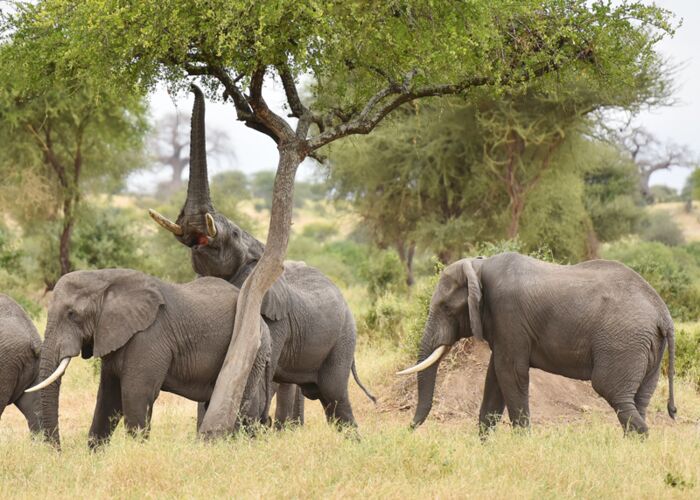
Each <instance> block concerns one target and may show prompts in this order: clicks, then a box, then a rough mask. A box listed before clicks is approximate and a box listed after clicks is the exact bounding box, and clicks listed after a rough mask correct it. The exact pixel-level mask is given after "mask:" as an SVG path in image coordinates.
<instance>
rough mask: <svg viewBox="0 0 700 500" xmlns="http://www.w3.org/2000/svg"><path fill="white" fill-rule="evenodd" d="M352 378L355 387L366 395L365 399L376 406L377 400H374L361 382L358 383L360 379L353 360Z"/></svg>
mask: <svg viewBox="0 0 700 500" xmlns="http://www.w3.org/2000/svg"><path fill="white" fill-rule="evenodd" d="M352 377H353V378H354V379H355V382H356V383H357V385H359V386H360V389H362V391H363V392H364V393H365V394H366V395H367V397H368V398H369V399H370V400H371V401H372V402H373V403H374V404H375V405H376V404H377V398H375V397H374V396H373V395H372V393H371V392H369V391H368V390H367V388H366V387H365V386H364V385H362V382H360V377H358V376H357V368H355V358H353V360H352Z"/></svg>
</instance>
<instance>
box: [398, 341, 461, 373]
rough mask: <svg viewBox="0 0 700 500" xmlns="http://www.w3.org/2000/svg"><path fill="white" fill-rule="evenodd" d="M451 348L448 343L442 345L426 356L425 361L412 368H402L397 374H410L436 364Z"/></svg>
mask: <svg viewBox="0 0 700 500" xmlns="http://www.w3.org/2000/svg"><path fill="white" fill-rule="evenodd" d="M449 350H450V346H448V345H441V346H440V347H438V348H437V349H435V350H434V351H433V353H432V354H431V355H430V356H428V357H427V358H425V359H424V360H423V361H421V362H420V363H418V364H417V365H415V366H412V367H410V368H406V369H405V370H402V371H400V372H396V374H397V375H410V374H411V373H416V372H422V371H423V370H425V369H426V368H429V367H430V366H432V365H434V364H435V362H437V361H438V360H439V359H440V358H441V357H442V355H443V354H445V353H446V352H447V351H449Z"/></svg>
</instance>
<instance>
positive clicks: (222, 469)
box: [0, 346, 700, 498]
mask: <svg viewBox="0 0 700 500" xmlns="http://www.w3.org/2000/svg"><path fill="white" fill-rule="evenodd" d="M403 361H405V360H401V359H400V356H399V355H398V354H396V353H395V352H394V351H392V350H391V349H388V348H377V347H375V348H370V347H367V346H363V347H361V348H360V350H359V352H358V366H359V369H360V371H361V375H362V376H363V378H364V379H365V381H366V382H367V383H368V385H370V387H372V389H374V390H375V391H376V392H378V393H379V394H380V395H382V394H386V393H388V391H387V386H386V385H384V386H383V385H382V383H384V384H386V383H387V382H386V381H387V380H388V381H391V379H392V375H391V372H392V371H393V370H394V369H395V368H396V367H397V366H398V365H400V364H401V363H402V362H403ZM477 383H482V381H477ZM96 386H97V381H96V379H95V377H94V371H93V368H92V366H91V365H90V364H89V363H87V362H85V361H82V360H78V359H76V360H75V361H74V362H73V363H72V364H71V366H70V368H69V370H68V373H67V374H66V376H65V380H64V384H63V393H62V395H61V405H62V406H61V412H60V413H61V428H62V436H63V451H62V452H61V453H56V452H55V451H54V450H53V449H51V448H49V447H48V446H46V445H44V444H42V443H40V442H36V441H32V440H30V439H29V437H28V432H27V431H26V425H25V423H24V420H23V419H22V417H21V415H20V414H19V412H17V411H16V409H14V408H8V410H7V411H6V414H5V415H4V416H3V420H2V424H1V425H0V485H2V496H3V498H5V497H50V498H61V497H76V496H77V497H81V498H82V497H119V498H141V497H144V496H145V497H177V498H190V497H195V498H202V497H209V498H212V497H222V496H223V497H235V498H269V497H285V498H308V497H312V498H319V497H334V498H339V497H370V498H419V497H423V498H425V497H441V498H465V497H467V498H468V497H474V498H483V497H495V498H504V497H510V496H512V497H515V498H561V497H586V498H595V497H607V498H611V497H624V498H631V497H635V498H660V497H669V498H673V497H696V498H697V496H698V495H700V465H699V464H700V425H698V420H699V419H700V396H699V395H698V394H697V393H696V392H695V391H694V390H693V389H692V388H691V387H690V385H689V384H687V383H683V382H680V383H679V384H678V385H677V387H678V390H677V398H676V402H677V405H678V407H679V420H678V421H677V422H676V423H669V422H668V419H665V418H663V417H657V418H655V419H654V420H655V421H654V422H652V424H651V434H650V437H649V438H648V439H647V440H645V441H641V440H639V439H630V438H627V439H625V438H623V436H622V432H621V429H620V428H619V427H618V426H616V425H611V424H610V423H609V421H605V419H604V418H603V416H601V415H598V414H592V415H589V416H588V417H586V420H585V421H584V422H583V423H576V424H560V425H542V426H538V427H536V428H534V429H533V430H532V432H531V433H530V434H526V435H523V434H520V433H517V432H511V430H510V429H509V428H508V427H507V426H505V425H503V426H501V427H500V428H499V430H498V431H497V432H496V433H495V434H494V436H493V437H492V438H491V439H490V440H489V441H488V442H487V443H486V444H482V443H481V442H480V441H479V439H478V436H477V434H476V426H475V422H473V421H471V419H470V420H468V421H467V420H461V421H454V422H450V423H436V422H434V421H432V422H431V421H430V420H429V421H428V422H427V423H426V424H425V426H424V427H422V428H421V429H420V430H418V431H417V432H410V431H409V430H408V429H407V424H408V422H409V420H410V414H409V413H408V412H401V413H396V412H386V411H382V405H381V404H380V406H379V407H378V408H375V407H373V406H372V405H371V404H370V403H369V402H368V401H367V400H366V398H364V397H363V396H362V395H361V393H360V392H359V390H358V389H357V387H356V386H355V385H354V384H351V387H352V399H353V404H354V406H355V412H356V416H357V418H358V420H359V422H360V426H361V434H362V440H361V442H359V443H358V442H355V441H353V440H351V439H347V438H344V437H343V436H341V435H339V434H338V433H336V432H335V431H333V430H332V429H330V428H329V426H327V425H326V424H325V423H324V421H323V418H322V416H321V412H320V411H319V410H320V409H319V405H318V403H317V402H308V406H307V408H308V411H307V425H306V426H305V427H304V428H302V429H294V430H286V431H283V432H262V433H261V434H260V435H259V436H258V437H257V438H256V439H250V438H245V437H241V438H236V439H231V440H228V441H224V442H217V443H214V444H208V443H202V442H199V441H197V439H196V437H195V432H194V427H195V405H194V403H191V402H189V401H186V400H183V399H181V398H177V397H174V396H171V395H167V394H163V395H161V398H160V399H159V400H158V402H157V404H156V408H155V414H154V421H153V430H152V435H151V439H150V440H149V441H148V442H140V441H135V440H132V439H130V438H128V437H127V436H126V435H125V434H124V432H123V429H122V428H121V426H120V428H119V429H118V431H117V433H116V436H115V439H114V440H113V442H112V443H111V444H110V445H109V446H108V447H107V448H106V449H105V450H104V451H101V452H99V453H94V454H93V453H90V452H88V451H87V449H86V446H85V442H86V437H87V430H88V427H89V424H90V419H91V415H92V409H93V405H94V397H95V392H96ZM665 397H666V384H665V381H663V380H662V381H661V382H660V384H659V388H658V389H657V393H656V395H655V399H654V401H653V403H652V411H658V412H662V411H663V409H664V407H665Z"/></svg>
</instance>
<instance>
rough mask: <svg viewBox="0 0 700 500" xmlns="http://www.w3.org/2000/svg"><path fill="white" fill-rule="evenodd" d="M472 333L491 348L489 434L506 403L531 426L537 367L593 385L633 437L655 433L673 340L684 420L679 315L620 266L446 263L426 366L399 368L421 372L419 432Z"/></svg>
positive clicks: (520, 260)
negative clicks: (651, 425)
mask: <svg viewBox="0 0 700 500" xmlns="http://www.w3.org/2000/svg"><path fill="white" fill-rule="evenodd" d="M464 337H474V338H475V339H476V340H484V341H486V342H487V343H488V345H489V347H490V348H491V358H490V361H489V365H488V370H487V374H486V382H485V385H484V396H483V401H482V403H481V409H480V412H479V425H480V432H481V434H482V436H485V435H487V433H488V431H489V430H491V429H492V428H493V427H494V426H495V424H496V423H497V422H498V421H499V420H500V419H501V416H502V414H503V411H504V409H505V408H506V407H507V408H508V415H509V417H510V420H511V422H512V424H513V425H514V426H520V427H528V426H529V420H530V410H529V406H528V380H529V378H528V377H529V369H530V367H533V368H539V369H541V370H544V371H547V372H550V373H555V374H558V375H563V376H565V377H570V378H574V379H579V380H590V381H591V382H592V386H593V389H594V390H595V391H596V392H597V393H598V394H599V395H600V396H602V397H603V398H604V399H605V400H606V401H607V402H608V403H609V404H610V406H611V407H612V408H613V409H614V410H615V411H616V412H617V416H618V419H619V421H620V424H621V425H622V427H623V429H624V431H625V433H626V434H627V433H629V432H636V433H639V434H643V435H646V434H647V432H648V427H647V424H646V422H645V417H646V410H647V406H648V405H649V400H650V399H651V396H652V394H653V392H654V389H655V388H656V385H657V382H658V379H659V372H660V365H661V360H662V358H663V354H664V349H665V347H666V344H667V343H668V353H669V367H668V382H669V396H668V404H667V410H668V413H669V415H670V416H671V417H672V418H675V414H676V407H675V403H674V396H673V375H674V356H675V347H674V329H673V321H672V319H671V315H670V314H669V311H668V308H667V307H666V304H664V302H663V300H662V299H661V298H660V297H659V295H658V294H657V293H656V291H654V289H653V288H652V287H651V286H650V285H649V284H648V283H647V282H646V281H644V279H643V278H642V277H641V276H639V275H638V274H637V273H636V272H634V271H633V270H631V269H630V268H628V267H626V266H625V265H623V264H621V263H619V262H614V261H607V260H591V261H587V262H582V263H580V264H576V265H557V264H551V263H547V262H542V261H539V260H536V259H534V258H531V257H528V256H524V255H520V254H517V253H504V254H500V255H496V256H493V257H489V258H476V259H462V260H459V261H457V262H455V263H453V264H451V265H449V266H447V267H446V268H445V269H444V270H443V272H442V274H441V276H440V278H439V281H438V284H437V287H436V289H435V292H434V293H433V296H432V299H431V302H430V312H429V314H428V319H427V322H426V325H425V330H424V333H423V338H422V342H421V347H420V353H419V357H418V364H417V365H415V366H413V367H411V368H408V369H406V370H404V371H402V372H399V373H400V374H409V373H416V372H417V373H418V404H417V406H416V411H415V415H414V417H413V422H412V427H414V428H415V427H417V426H419V425H421V424H422V423H423V422H424V421H425V419H426V418H427V416H428V414H429V413H430V409H431V407H432V401H433V393H434V389H435V379H436V374H437V370H438V365H439V362H440V360H441V359H442V358H444V356H445V354H446V353H447V352H448V351H449V349H450V347H451V346H452V345H453V344H454V343H455V342H456V341H457V340H458V339H460V338H464Z"/></svg>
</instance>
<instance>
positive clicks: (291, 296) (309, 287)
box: [176, 86, 374, 425]
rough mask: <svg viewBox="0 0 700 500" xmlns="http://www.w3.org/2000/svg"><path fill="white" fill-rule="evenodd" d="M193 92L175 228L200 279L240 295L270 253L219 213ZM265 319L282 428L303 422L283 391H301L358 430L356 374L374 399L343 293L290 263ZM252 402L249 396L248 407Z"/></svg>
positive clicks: (295, 398) (291, 395)
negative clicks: (352, 388)
mask: <svg viewBox="0 0 700 500" xmlns="http://www.w3.org/2000/svg"><path fill="white" fill-rule="evenodd" d="M193 91H194V93H195V104H194V109H193V111H192V133H191V142H190V148H191V151H190V179H189V182H188V187H187V199H186V201H185V205H184V206H183V208H182V210H181V211H180V214H179V216H178V218H177V221H176V223H177V224H178V225H179V227H180V228H182V232H183V234H181V235H176V238H177V240H178V241H179V242H180V243H182V244H183V245H186V246H187V247H189V248H190V249H191V251H192V254H191V255H192V266H193V268H194V270H195V272H196V273H197V274H198V275H200V276H216V277H218V278H222V279H225V280H226V281H228V282H230V283H232V284H234V285H235V286H237V287H242V286H243V282H244V281H245V279H246V278H247V277H248V275H249V274H250V273H251V271H252V270H253V268H254V267H255V265H256V264H257V262H258V260H259V259H260V257H261V256H262V253H263V251H264V249H265V247H264V245H263V244H262V243H261V242H260V241H258V240H256V239H255V238H254V237H253V236H251V235H250V234H248V233H247V232H246V231H244V230H242V229H241V228H240V227H238V226H237V225H236V224H235V223H233V222H232V221H230V220H229V219H227V218H226V217H224V216H223V215H222V214H220V213H217V212H216V211H215V209H214V207H213V204H212V202H211V197H210V194H209V182H208V179H207V165H206V146H205V131H204V99H203V96H202V93H201V91H200V90H199V89H198V88H196V87H194V86H193ZM206 214H211V215H212V216H213V219H214V221H215V224H216V231H217V234H216V236H211V235H210V234H209V231H208V229H207V225H206V219H205V216H206ZM261 313H262V315H263V317H264V319H265V322H266V323H267V325H268V327H269V329H270V335H271V341H272V351H271V364H272V367H273V369H274V381H275V382H276V383H279V384H280V386H281V387H280V389H281V390H280V391H279V392H278V396H277V406H278V408H277V413H276V417H277V419H278V421H281V423H284V422H285V421H297V422H303V400H302V399H301V396H300V395H299V394H298V391H296V392H295V390H294V389H293V388H289V387H284V385H285V384H296V385H298V386H300V387H301V391H302V392H303V395H304V396H305V397H307V398H309V399H320V400H321V404H322V405H323V408H324V411H325V413H326V416H327V418H328V419H329V420H337V421H338V422H339V423H344V424H350V425H355V418H354V416H353V414H352V408H351V406H350V400H349V398H348V389H347V382H348V378H349V375H350V372H351V371H352V373H353V376H354V377H355V380H356V382H357V383H358V385H359V386H360V387H361V388H362V389H363V390H364V391H365V393H366V394H367V396H368V397H369V398H370V399H372V400H374V397H373V396H372V395H371V394H369V393H368V392H367V390H366V389H365V388H364V387H363V386H362V384H361V383H360V381H359V379H358V378H357V373H356V371H355V362H354V352H355V339H356V332H355V321H354V319H353V317H352V314H351V312H350V309H349V307H348V305H347V303H346V302H345V299H344V298H343V296H342V295H341V293H340V291H339V290H338V288H337V287H336V286H335V285H334V284H333V283H332V282H331V281H330V280H329V279H328V278H326V277H325V276H324V275H323V274H322V273H321V272H320V271H319V270H317V269H314V268H313V267H309V266H306V265H305V264H303V263H298V262H287V263H285V270H284V273H283V275H282V276H281V277H280V278H279V279H278V280H277V281H276V282H275V283H274V284H273V285H272V287H271V289H270V290H269V291H268V292H267V294H266V295H265V298H264V300H263V304H262V309H261ZM250 397H251V396H250V395H248V394H244V397H243V400H244V401H245V400H246V399H248V398H250ZM200 413H201V411H200Z"/></svg>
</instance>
